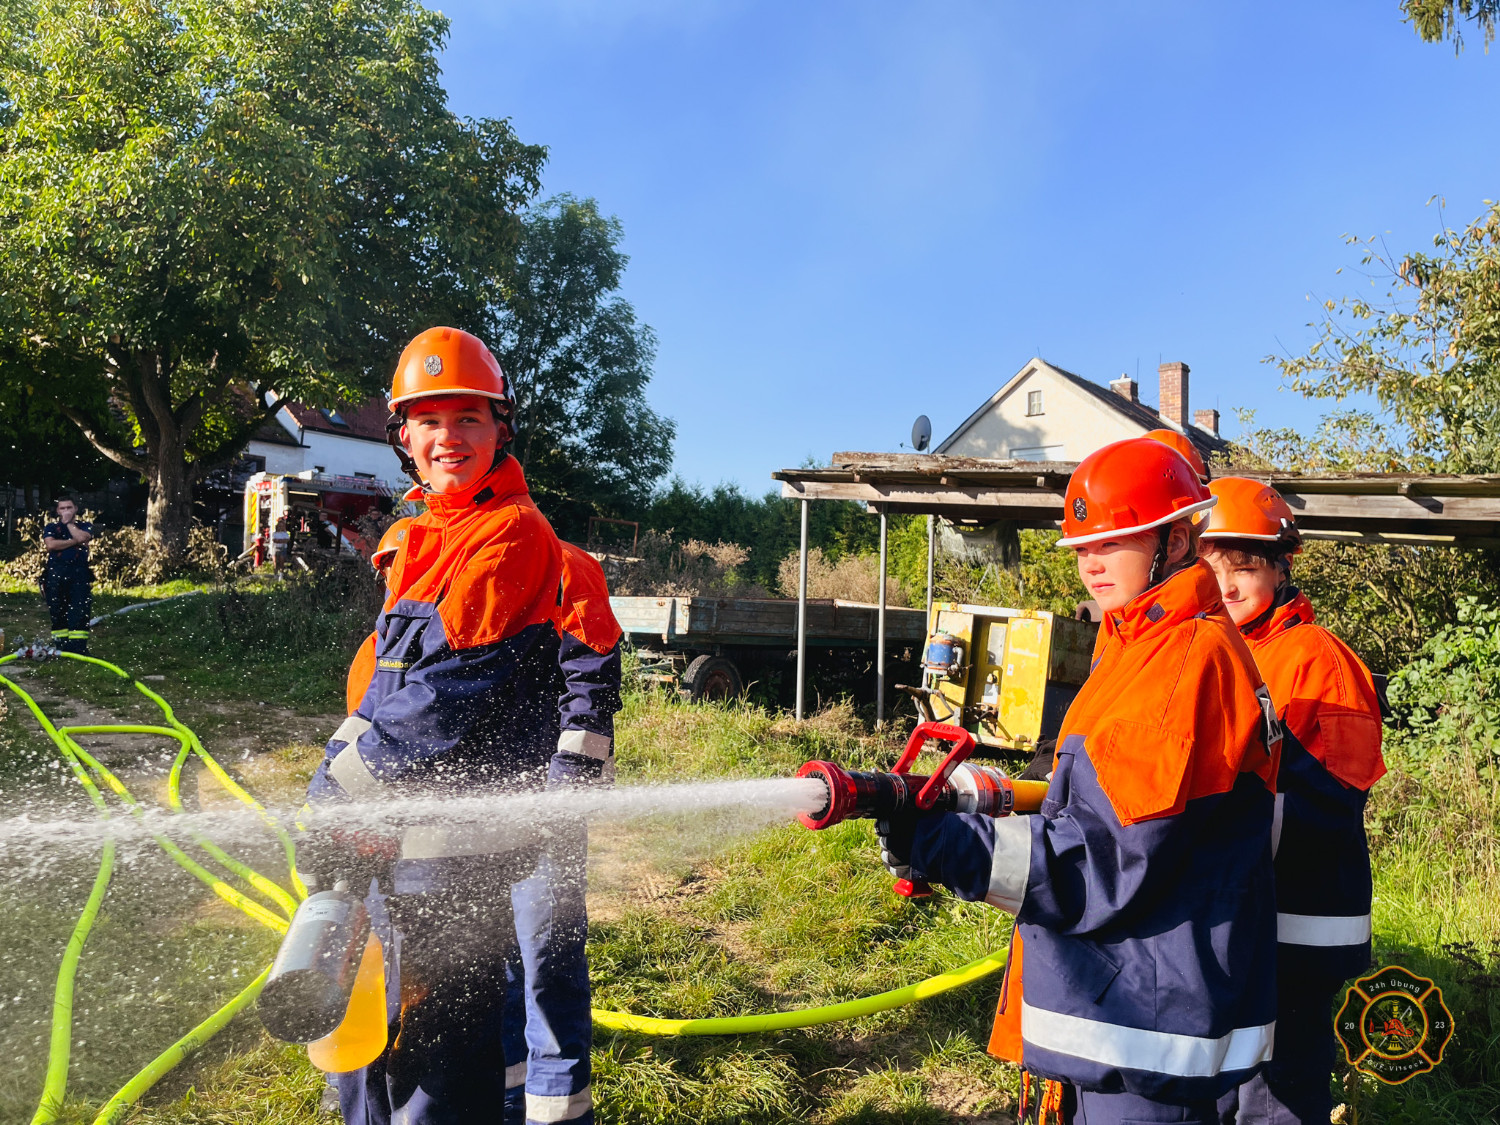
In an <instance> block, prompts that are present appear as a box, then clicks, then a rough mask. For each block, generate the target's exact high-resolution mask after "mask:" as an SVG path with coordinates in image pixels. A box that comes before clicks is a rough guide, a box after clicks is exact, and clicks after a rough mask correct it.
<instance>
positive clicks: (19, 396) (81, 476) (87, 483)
mask: <svg viewBox="0 0 1500 1125" xmlns="http://www.w3.org/2000/svg"><path fill="white" fill-rule="evenodd" d="M0 464H3V465H4V466H5V467H4V469H3V470H0V485H5V486H7V487H9V486H13V485H21V486H22V487H23V488H24V489H25V490H26V496H27V503H28V504H29V503H30V502H31V500H30V497H31V494H32V489H33V487H35V488H37V489H38V490H39V492H40V499H41V502H42V505H43V506H44V507H45V506H46V505H47V503H48V502H50V500H51V498H52V496H53V494H54V492H56V491H58V490H61V489H65V488H66V489H94V488H99V487H100V486H102V485H103V484H105V483H106V482H107V481H108V479H109V470H110V464H109V462H108V461H106V460H105V459H104V458H103V457H101V456H100V455H99V452H98V451H97V450H96V449H94V448H93V446H91V445H89V443H88V442H86V441H85V440H84V439H83V436H82V435H81V434H79V432H78V430H77V429H76V428H75V427H74V426H72V425H70V424H69V423H68V422H67V421H66V420H65V419H63V418H62V417H60V416H59V415H58V413H57V411H56V410H54V409H52V407H51V405H50V404H48V403H44V402H39V401H38V399H37V396H36V395H35V394H33V393H29V392H28V389H27V388H26V387H25V386H24V385H22V384H20V383H12V382H9V381H7V382H4V383H0Z"/></svg>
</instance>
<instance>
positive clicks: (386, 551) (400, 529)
mask: <svg viewBox="0 0 1500 1125" xmlns="http://www.w3.org/2000/svg"><path fill="white" fill-rule="evenodd" d="M409 526H411V517H410V516H403V517H402V518H401V519H399V520H397V521H396V522H395V523H393V524H391V526H390V527H388V528H386V529H385V534H384V535H382V536H381V537H380V546H378V547H376V548H375V550H374V551H372V552H371V554H370V565H371V566H373V567H374V568H375V569H376V570H380V569H381V568H382V567H387V566H390V565H391V563H392V561H393V560H394V559H395V558H396V552H397V551H399V550H400V549H401V544H402V543H404V542H405V541H406V529H407V528H408V527H409Z"/></svg>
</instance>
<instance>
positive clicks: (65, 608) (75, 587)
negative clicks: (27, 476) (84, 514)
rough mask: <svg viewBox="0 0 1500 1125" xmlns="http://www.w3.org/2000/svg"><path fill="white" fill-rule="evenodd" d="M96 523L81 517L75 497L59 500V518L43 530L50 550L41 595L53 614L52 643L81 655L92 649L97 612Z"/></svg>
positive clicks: (43, 543) (44, 538) (45, 541)
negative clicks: (92, 563)
mask: <svg viewBox="0 0 1500 1125" xmlns="http://www.w3.org/2000/svg"><path fill="white" fill-rule="evenodd" d="M93 538H94V527H93V524H91V523H88V522H87V521H85V520H80V519H79V518H78V505H77V503H75V502H74V501H73V500H70V499H66V498H65V499H62V500H59V501H58V502H57V521H56V522H55V523H49V524H48V525H47V526H46V527H44V528H43V529H42V546H43V547H45V548H46V549H47V563H46V569H45V570H44V571H43V572H42V595H43V596H44V597H45V598H46V599H47V612H48V613H49V614H50V615H51V617H52V643H53V644H55V645H56V646H57V647H58V648H59V649H61V650H62V651H63V652H76V653H78V654H79V655H80V656H86V655H88V651H89V619H90V618H91V617H92V616H93V612H94V575H93V572H92V571H91V570H89V541H90V540H91V539H93Z"/></svg>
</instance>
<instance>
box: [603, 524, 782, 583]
mask: <svg viewBox="0 0 1500 1125" xmlns="http://www.w3.org/2000/svg"><path fill="white" fill-rule="evenodd" d="M749 558H750V552H749V550H747V549H746V548H744V547H741V546H739V545H738V544H736V543H704V542H702V541H701V540H698V539H689V540H688V541H687V542H685V543H681V544H678V543H674V542H673V541H672V537H671V534H670V533H664V532H659V531H647V532H644V533H643V534H642V535H641V537H640V541H639V542H638V543H637V544H636V557H635V558H633V559H631V560H628V561H621V560H615V559H609V560H606V562H605V568H606V574H607V575H608V578H609V588H610V592H611V593H614V594H620V595H644V596H648V597H650V596H657V597H674V596H675V597H687V596H691V595H694V594H707V595H717V596H719V597H726V598H768V597H770V596H771V595H770V594H769V593H767V592H766V589H765V588H764V587H763V586H759V585H757V584H756V583H754V582H751V581H750V580H749V578H748V577H747V575H746V570H745V565H746V563H747V561H748V560H749Z"/></svg>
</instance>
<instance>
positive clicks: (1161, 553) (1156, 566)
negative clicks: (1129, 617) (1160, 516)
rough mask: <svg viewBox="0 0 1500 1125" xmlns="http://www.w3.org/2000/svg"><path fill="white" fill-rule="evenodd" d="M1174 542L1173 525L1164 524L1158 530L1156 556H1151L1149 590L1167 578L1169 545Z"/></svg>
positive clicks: (1147, 579)
mask: <svg viewBox="0 0 1500 1125" xmlns="http://www.w3.org/2000/svg"><path fill="white" fill-rule="evenodd" d="M1171 541H1172V525H1171V524H1169V523H1164V524H1162V525H1161V526H1160V527H1159V528H1157V529H1156V554H1154V555H1153V556H1151V573H1150V574H1149V575H1148V576H1147V578H1146V586H1147V588H1148V589H1149V588H1150V587H1152V586H1155V585H1156V584H1157V583H1158V582H1160V581H1162V580H1163V579H1165V578H1166V577H1167V573H1166V567H1167V545H1168V544H1169V543H1170V542H1171Z"/></svg>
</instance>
